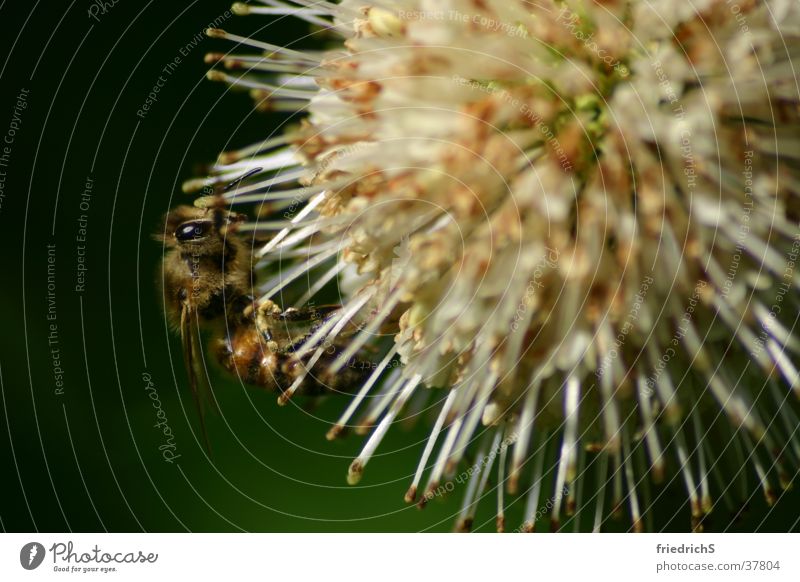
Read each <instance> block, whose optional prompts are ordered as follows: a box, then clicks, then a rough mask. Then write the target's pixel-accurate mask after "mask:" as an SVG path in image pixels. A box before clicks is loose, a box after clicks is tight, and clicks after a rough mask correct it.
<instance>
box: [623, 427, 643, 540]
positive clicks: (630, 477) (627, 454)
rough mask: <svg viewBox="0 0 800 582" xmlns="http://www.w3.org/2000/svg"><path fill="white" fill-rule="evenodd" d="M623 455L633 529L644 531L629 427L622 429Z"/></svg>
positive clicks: (638, 531)
mask: <svg viewBox="0 0 800 582" xmlns="http://www.w3.org/2000/svg"><path fill="white" fill-rule="evenodd" d="M622 455H623V463H624V465H625V481H626V482H627V484H628V502H629V503H630V507H631V519H632V520H633V531H634V532H636V533H641V532H642V516H641V513H639V499H638V497H637V496H636V478H635V476H634V474H633V462H632V460H631V441H630V436H628V429H627V428H625V427H623V429H622Z"/></svg>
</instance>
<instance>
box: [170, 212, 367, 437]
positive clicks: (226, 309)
mask: <svg viewBox="0 0 800 582" xmlns="http://www.w3.org/2000/svg"><path fill="white" fill-rule="evenodd" d="M245 218H246V217H245V216H244V215H241V214H236V213H233V212H228V211H226V210H222V209H221V208H207V209H204V208H197V207H193V206H186V205H183V206H178V207H177V208H175V209H173V210H172V211H171V212H169V213H168V214H167V215H166V217H165V219H164V224H165V227H164V231H163V233H162V234H160V235H157V236H156V238H157V239H158V240H161V241H162V242H163V243H164V246H165V254H164V259H163V265H162V276H161V280H162V284H163V289H162V291H163V293H162V295H163V298H164V308H165V311H166V314H167V317H168V319H169V322H170V324H171V325H172V327H173V328H174V329H176V330H177V331H178V332H179V333H180V336H181V342H182V344H183V358H184V362H185V365H186V373H187V376H188V380H189V386H190V388H191V391H192V395H193V397H194V401H195V404H196V406H197V408H198V412H199V416H200V423H201V428H202V432H203V435H204V438H206V446H208V440H207V437H206V427H205V410H206V408H207V407H208V406H210V407H212V408H214V409H216V402H215V399H214V395H213V392H212V390H211V388H210V385H209V383H208V378H207V375H206V371H205V366H204V365H203V364H204V359H203V353H204V352H202V351H201V350H202V348H201V337H202V332H206V333H207V334H208V335H210V337H211V346H210V350H209V351H210V353H212V354H213V355H214V356H215V358H216V360H217V361H218V362H219V363H220V364H221V365H222V367H223V368H224V369H226V370H227V371H229V372H231V373H232V374H235V375H236V376H238V377H239V378H240V379H241V380H242V381H243V382H245V383H247V384H252V385H254V386H259V387H262V388H265V389H267V390H270V391H278V392H280V393H282V394H283V393H284V392H285V391H286V390H287V389H288V388H289V387H290V386H292V385H293V384H294V383H295V381H296V380H297V381H299V382H300V384H299V388H298V392H299V393H301V394H305V395H308V396H320V395H324V394H328V393H331V392H350V391H352V390H353V389H354V388H357V387H358V386H359V385H360V384H361V382H362V381H363V377H364V370H367V369H369V366H365V365H350V366H346V367H345V368H344V369H342V370H340V371H339V372H337V373H336V374H328V373H327V372H326V369H327V367H328V366H327V365H326V364H330V363H331V362H333V360H334V359H335V358H336V357H337V355H338V354H339V353H341V348H342V346H341V345H339V344H333V345H328V346H324V352H323V353H322V355H321V357H319V359H318V361H317V362H316V364H315V369H314V371H313V372H307V370H306V363H307V358H300V357H298V355H297V354H296V353H295V352H296V350H297V349H298V348H299V347H300V346H301V345H302V344H303V343H304V342H306V340H307V339H308V338H309V336H310V335H311V334H313V333H314V331H315V330H316V329H318V327H319V326H320V325H323V324H324V323H325V322H326V321H327V319H328V318H329V317H330V316H331V315H332V314H333V313H335V312H336V311H337V310H338V309H339V307H340V306H338V305H329V306H323V307H315V308H309V309H294V308H291V309H286V310H282V309H281V308H280V307H279V306H278V305H276V304H275V303H274V302H272V301H269V300H266V301H261V302H259V301H257V300H256V299H255V298H254V297H253V295H252V294H251V292H250V291H251V289H252V288H253V284H254V280H255V275H254V272H253V263H252V253H251V248H252V245H253V240H252V239H247V238H245V237H240V236H239V235H237V234H236V232H235V231H236V225H237V224H239V223H241V222H242V221H243V220H245ZM347 335H348V334H347V333H343V334H340V337H341V338H342V339H339V340H337V341H345V340H344V338H346V337H347ZM299 379H302V380H299Z"/></svg>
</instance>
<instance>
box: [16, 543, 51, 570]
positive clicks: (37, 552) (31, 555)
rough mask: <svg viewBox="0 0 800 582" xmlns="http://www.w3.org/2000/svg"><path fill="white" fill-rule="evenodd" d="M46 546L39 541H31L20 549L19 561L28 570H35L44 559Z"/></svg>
mask: <svg viewBox="0 0 800 582" xmlns="http://www.w3.org/2000/svg"><path fill="white" fill-rule="evenodd" d="M44 554H45V551H44V546H43V545H42V544H40V543H39V542H29V543H27V544H25V545H24V546H22V549H21V550H20V551H19V563H20V564H22V567H23V568H25V569H26V570H35V569H36V568H38V567H39V566H41V565H42V562H43V561H44Z"/></svg>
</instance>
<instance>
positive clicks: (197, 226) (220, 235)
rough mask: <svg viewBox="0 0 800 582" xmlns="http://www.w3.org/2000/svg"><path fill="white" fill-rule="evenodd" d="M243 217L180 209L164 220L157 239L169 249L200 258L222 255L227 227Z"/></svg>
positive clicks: (211, 209)
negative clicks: (162, 229)
mask: <svg viewBox="0 0 800 582" xmlns="http://www.w3.org/2000/svg"><path fill="white" fill-rule="evenodd" d="M244 218H245V217H244V215H241V214H236V213H233V212H228V211H225V210H221V209H213V208H196V207H194V206H186V205H184V206H178V207H177V208H175V209H173V210H172V211H171V212H169V214H167V215H166V217H165V218H164V231H163V232H161V233H159V234H157V235H156V236H155V238H156V240H160V241H162V242H164V243H165V244H166V245H167V246H169V247H175V248H179V249H182V250H186V251H187V252H192V253H195V254H201V255H212V254H217V253H221V252H222V251H223V249H224V248H225V244H226V235H228V236H230V231H229V230H228V227H229V226H230V225H232V224H236V223H239V222H241V221H242V220H244Z"/></svg>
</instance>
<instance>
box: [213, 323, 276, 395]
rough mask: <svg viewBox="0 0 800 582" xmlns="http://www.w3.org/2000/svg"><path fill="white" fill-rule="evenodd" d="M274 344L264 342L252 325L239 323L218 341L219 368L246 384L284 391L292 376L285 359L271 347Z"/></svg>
mask: <svg viewBox="0 0 800 582" xmlns="http://www.w3.org/2000/svg"><path fill="white" fill-rule="evenodd" d="M273 343H274V342H269V341H265V340H264V338H263V336H262V335H261V333H260V332H259V331H258V330H257V329H256V327H255V326H253V325H248V326H241V327H239V328H238V329H235V330H233V331H232V333H231V334H230V335H228V337H226V338H224V339H220V340H217V342H216V345H215V353H216V356H217V360H218V361H219V363H220V364H221V365H222V367H223V368H225V369H226V370H227V371H228V372H230V373H231V374H233V375H234V376H236V377H237V378H239V379H240V380H241V381H242V382H244V383H245V384H252V385H254V386H261V387H262V388H266V389H267V390H269V391H276V390H285V389H286V387H288V385H289V384H291V377H290V375H289V374H287V370H286V366H285V363H286V362H285V361H284V360H285V359H282V358H281V357H280V356H279V355H278V354H277V353H276V352H275V351H273V350H272V349H271V348H272V347H274V346H272V345H271V344H273Z"/></svg>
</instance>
